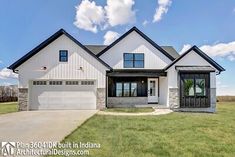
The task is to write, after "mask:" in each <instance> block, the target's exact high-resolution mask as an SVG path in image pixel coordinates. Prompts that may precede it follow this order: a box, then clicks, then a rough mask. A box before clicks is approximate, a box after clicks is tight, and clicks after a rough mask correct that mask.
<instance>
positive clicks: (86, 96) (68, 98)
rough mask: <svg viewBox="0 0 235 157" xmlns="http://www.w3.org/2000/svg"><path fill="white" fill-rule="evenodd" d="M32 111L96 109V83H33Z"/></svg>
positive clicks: (31, 90) (30, 107)
mask: <svg viewBox="0 0 235 157" xmlns="http://www.w3.org/2000/svg"><path fill="white" fill-rule="evenodd" d="M29 92H30V95H29V97H30V105H29V109H30V110H46V109H51V110H53V109H54V110H59V109H96V87H95V81H87V80H86V81H85V80H84V81H69V80H68V81H60V80H57V81H41V80H40V81H32V83H31V88H30V91H29Z"/></svg>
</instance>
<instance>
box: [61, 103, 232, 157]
mask: <svg viewBox="0 0 235 157" xmlns="http://www.w3.org/2000/svg"><path fill="white" fill-rule="evenodd" d="M217 109H218V111H217V113H216V114H209V113H181V112H178V113H177V112H174V113H171V114H168V115H161V116H134V117H132V116H131V117H128V116H108V115H95V116H93V117H92V118H91V119H89V120H88V121H86V122H85V123H84V124H83V125H82V126H80V127H78V128H77V129H76V130H75V131H74V132H72V133H71V134H70V135H69V136H67V137H66V138H65V139H64V140H63V141H62V142H93V143H100V144H101V148H100V149H89V151H90V153H89V154H90V155H89V156H95V157H126V156H128V157H136V156H138V157H155V156H157V157H176V156H180V157H222V156H224V157H234V155H235V142H234V141H235V114H234V113H235V102H230V103H227V102H226V103H218V107H217Z"/></svg>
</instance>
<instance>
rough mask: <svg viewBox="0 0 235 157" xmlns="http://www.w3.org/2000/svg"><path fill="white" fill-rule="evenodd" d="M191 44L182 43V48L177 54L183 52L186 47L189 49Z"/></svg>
mask: <svg viewBox="0 0 235 157" xmlns="http://www.w3.org/2000/svg"><path fill="white" fill-rule="evenodd" d="M191 47H192V46H191V45H190V44H185V45H183V48H182V49H181V50H180V52H179V54H182V53H184V52H185V51H187V50H188V49H190V48H191Z"/></svg>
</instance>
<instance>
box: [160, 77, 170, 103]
mask: <svg viewBox="0 0 235 157" xmlns="http://www.w3.org/2000/svg"><path fill="white" fill-rule="evenodd" d="M167 83H168V80H167V77H159V92H160V93H159V105H166V104H167V99H168V84H167Z"/></svg>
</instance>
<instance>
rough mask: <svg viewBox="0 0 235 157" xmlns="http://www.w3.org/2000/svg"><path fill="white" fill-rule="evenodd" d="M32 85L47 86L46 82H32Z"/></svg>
mask: <svg viewBox="0 0 235 157" xmlns="http://www.w3.org/2000/svg"><path fill="white" fill-rule="evenodd" d="M33 85H47V81H33Z"/></svg>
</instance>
